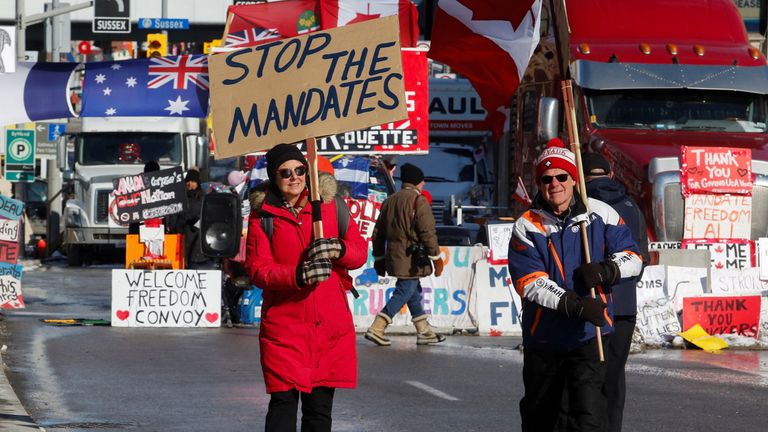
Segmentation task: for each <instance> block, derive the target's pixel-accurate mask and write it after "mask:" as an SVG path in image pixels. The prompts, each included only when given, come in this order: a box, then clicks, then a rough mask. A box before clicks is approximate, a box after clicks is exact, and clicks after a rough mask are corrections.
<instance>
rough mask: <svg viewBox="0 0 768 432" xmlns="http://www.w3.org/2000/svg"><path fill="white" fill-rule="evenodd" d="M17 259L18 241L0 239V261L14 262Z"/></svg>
mask: <svg viewBox="0 0 768 432" xmlns="http://www.w3.org/2000/svg"><path fill="white" fill-rule="evenodd" d="M18 260H19V242H18V241H10V242H9V241H0V262H4V263H9V264H16V262H17V261H18Z"/></svg>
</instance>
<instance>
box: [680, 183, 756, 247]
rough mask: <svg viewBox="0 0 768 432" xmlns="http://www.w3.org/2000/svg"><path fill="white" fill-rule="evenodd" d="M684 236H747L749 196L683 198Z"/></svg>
mask: <svg viewBox="0 0 768 432" xmlns="http://www.w3.org/2000/svg"><path fill="white" fill-rule="evenodd" d="M684 224H685V225H684V229H683V238H684V239H748V238H751V228H752V197H749V196H740V195H695V194H694V195H690V196H688V197H687V198H685V217H684Z"/></svg>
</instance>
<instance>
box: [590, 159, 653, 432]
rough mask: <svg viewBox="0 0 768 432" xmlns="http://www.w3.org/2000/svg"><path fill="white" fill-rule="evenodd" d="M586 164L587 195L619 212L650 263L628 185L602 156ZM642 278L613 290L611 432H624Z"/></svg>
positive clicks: (608, 387)
mask: <svg viewBox="0 0 768 432" xmlns="http://www.w3.org/2000/svg"><path fill="white" fill-rule="evenodd" d="M582 162H583V166H584V180H585V181H586V186H587V195H588V196H589V197H590V198H595V199H598V200H600V201H603V202H605V203H607V204H609V205H610V206H611V207H613V208H614V210H616V212H617V213H618V214H619V215H620V216H621V218H622V219H623V220H624V223H625V224H626V225H627V226H628V227H629V229H630V230H631V231H632V238H633V239H634V240H635V243H637V246H638V248H639V249H640V254H641V255H642V257H643V262H644V263H646V264H647V263H648V260H649V255H648V234H647V231H646V225H645V218H644V217H643V213H642V212H641V211H640V208H639V207H638V206H637V203H635V201H634V200H633V199H632V198H630V197H629V196H627V193H626V189H625V188H624V185H622V184H621V183H619V182H618V181H616V180H614V178H613V171H612V170H611V165H610V164H609V163H608V161H607V160H606V159H605V158H604V157H603V156H602V155H600V154H598V153H585V154H584V155H583V156H582ZM641 275H642V273H641ZM641 275H638V276H637V277H635V278H630V279H628V280H625V281H624V282H622V283H620V284H618V285H616V286H614V287H613V304H614V306H613V307H614V323H613V326H614V333H613V335H612V336H611V338H610V339H609V341H608V343H607V346H606V351H605V361H606V376H605V384H604V385H603V393H604V394H605V396H606V398H607V401H608V411H607V419H606V423H605V424H606V426H607V427H606V429H605V430H606V431H607V432H614V431H616V432H618V431H621V423H622V417H623V413H624V398H625V394H626V383H625V378H624V367H625V365H626V364H627V357H628V356H629V349H630V345H631V344H632V334H633V333H634V330H635V320H636V315H637V293H636V291H635V289H636V284H637V281H638V280H639V279H640V276H641Z"/></svg>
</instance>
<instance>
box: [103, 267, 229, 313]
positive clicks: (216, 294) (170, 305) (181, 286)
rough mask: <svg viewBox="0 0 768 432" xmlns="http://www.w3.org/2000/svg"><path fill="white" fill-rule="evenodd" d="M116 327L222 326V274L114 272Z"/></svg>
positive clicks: (208, 271)
mask: <svg viewBox="0 0 768 432" xmlns="http://www.w3.org/2000/svg"><path fill="white" fill-rule="evenodd" d="M111 321H112V326H113V327H219V326H220V325H221V271H219V270H123V269H116V270H112V315H111Z"/></svg>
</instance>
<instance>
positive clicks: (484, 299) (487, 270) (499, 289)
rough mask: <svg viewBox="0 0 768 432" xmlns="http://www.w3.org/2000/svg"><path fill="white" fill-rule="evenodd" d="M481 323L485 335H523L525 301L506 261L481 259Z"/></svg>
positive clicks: (478, 275)
mask: <svg viewBox="0 0 768 432" xmlns="http://www.w3.org/2000/svg"><path fill="white" fill-rule="evenodd" d="M475 289H476V292H477V327H478V332H479V334H480V335H481V336H521V335H522V334H523V329H522V327H521V325H520V320H521V318H522V310H523V302H522V299H520V296H519V295H517V291H515V287H514V285H513V284H512V280H511V279H510V277H509V269H508V267H507V266H506V265H492V264H490V263H489V262H488V261H487V260H482V261H480V262H478V263H477V266H476V273H475Z"/></svg>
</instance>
